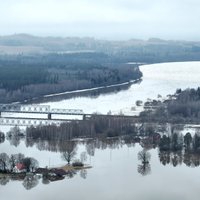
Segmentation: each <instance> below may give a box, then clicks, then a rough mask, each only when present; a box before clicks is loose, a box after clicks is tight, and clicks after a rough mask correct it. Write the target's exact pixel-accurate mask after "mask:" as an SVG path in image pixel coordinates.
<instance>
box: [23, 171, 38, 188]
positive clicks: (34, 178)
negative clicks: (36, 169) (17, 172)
mask: <svg viewBox="0 0 200 200" xmlns="http://www.w3.org/2000/svg"><path fill="white" fill-rule="evenodd" d="M38 183H39V176H38V175H32V174H31V175H27V176H26V177H25V178H24V181H23V183H22V184H23V186H24V188H26V189H27V190H30V189H32V188H34V187H36V186H37V185H38Z"/></svg>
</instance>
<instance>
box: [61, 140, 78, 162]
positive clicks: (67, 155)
mask: <svg viewBox="0 0 200 200" xmlns="http://www.w3.org/2000/svg"><path fill="white" fill-rule="evenodd" d="M75 155H76V143H75V142H73V141H69V142H67V146H66V151H65V152H63V153H62V158H63V160H65V161H67V164H68V165H69V164H70V163H71V161H72V159H73V158H74V157H75Z"/></svg>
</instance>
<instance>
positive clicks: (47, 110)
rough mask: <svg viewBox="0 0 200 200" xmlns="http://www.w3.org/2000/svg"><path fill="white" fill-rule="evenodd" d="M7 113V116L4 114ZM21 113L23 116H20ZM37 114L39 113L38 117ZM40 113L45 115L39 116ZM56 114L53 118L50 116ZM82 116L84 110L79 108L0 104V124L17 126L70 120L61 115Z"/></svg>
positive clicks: (58, 122)
mask: <svg viewBox="0 0 200 200" xmlns="http://www.w3.org/2000/svg"><path fill="white" fill-rule="evenodd" d="M5 114H6V115H9V116H5ZM20 114H23V117H22V116H20ZM37 114H40V117H38V115H37ZM41 114H43V115H45V117H43V118H41ZM53 115H55V116H57V117H56V119H53V118H52V116H53ZM72 115H74V116H82V117H83V119H84V116H85V114H84V112H83V110H80V109H57V108H53V109H51V107H50V106H49V105H36V104H33V105H23V104H0V125H19V126H31V125H33V126H37V125H49V124H57V125H59V124H60V123H63V122H66V121H71V120H73V119H71V120H70V119H63V118H62V117H61V116H72ZM58 116H59V117H58Z"/></svg>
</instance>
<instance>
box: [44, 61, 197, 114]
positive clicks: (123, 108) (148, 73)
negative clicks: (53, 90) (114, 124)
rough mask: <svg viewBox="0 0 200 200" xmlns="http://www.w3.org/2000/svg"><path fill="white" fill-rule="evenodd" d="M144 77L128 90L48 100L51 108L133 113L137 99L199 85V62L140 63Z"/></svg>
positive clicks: (89, 111)
mask: <svg viewBox="0 0 200 200" xmlns="http://www.w3.org/2000/svg"><path fill="white" fill-rule="evenodd" d="M140 70H141V71H142V73H143V80H142V82H139V83H137V84H133V85H131V87H129V88H128V89H127V90H122V91H119V92H111V93H109V94H100V95H99V96H96V97H94V96H92V97H88V96H87V97H76V98H71V99H65V100H60V101H56V102H52V101H50V102H46V103H43V104H45V105H50V106H51V107H52V108H65V109H82V110H83V111H84V112H85V113H94V112H99V113H103V114H106V113H107V112H109V111H111V112H112V113H115V114H116V113H119V112H123V113H124V114H134V111H133V110H134V109H132V108H133V107H135V102H136V101H137V100H142V101H146V100H147V99H148V98H150V99H156V98H157V96H158V94H160V95H162V97H166V95H168V94H174V93H175V92H176V89H177V88H182V89H186V88H197V87H198V86H199V83H200V82H199V77H200V76H199V74H200V62H177V63H161V64H152V65H143V66H140Z"/></svg>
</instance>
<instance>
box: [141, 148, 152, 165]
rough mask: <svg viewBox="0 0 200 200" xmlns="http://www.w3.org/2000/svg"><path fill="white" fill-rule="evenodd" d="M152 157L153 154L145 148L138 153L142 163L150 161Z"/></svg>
mask: <svg viewBox="0 0 200 200" xmlns="http://www.w3.org/2000/svg"><path fill="white" fill-rule="evenodd" d="M150 159H151V154H150V153H149V152H147V151H146V150H144V149H143V150H142V151H140V152H139V153H138V160H140V161H141V162H142V163H149V161H150Z"/></svg>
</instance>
